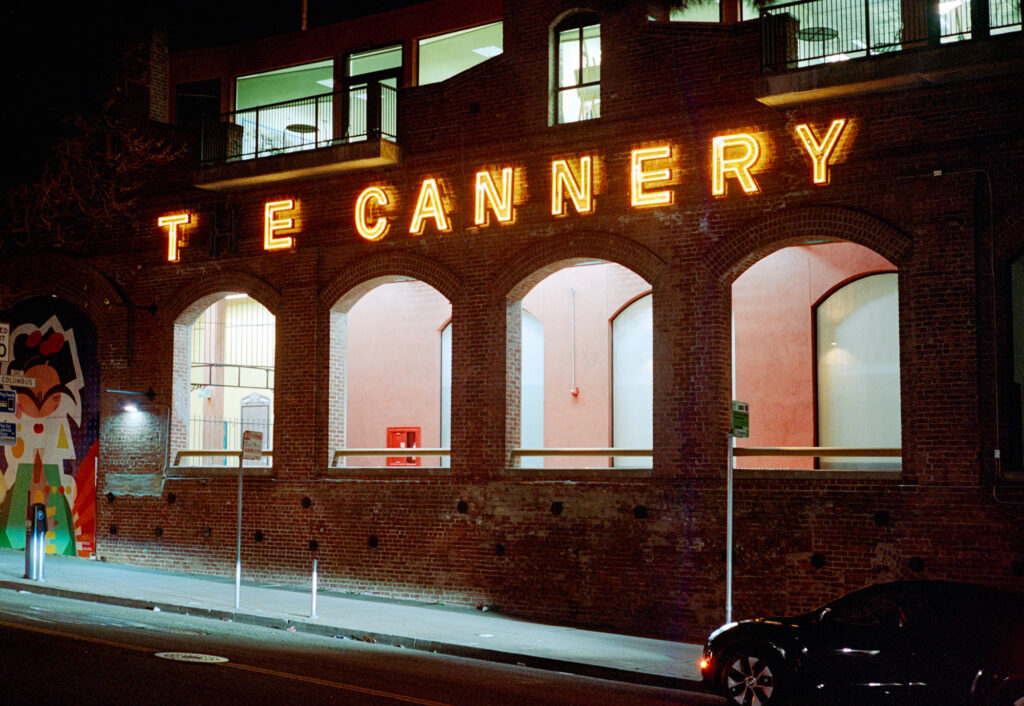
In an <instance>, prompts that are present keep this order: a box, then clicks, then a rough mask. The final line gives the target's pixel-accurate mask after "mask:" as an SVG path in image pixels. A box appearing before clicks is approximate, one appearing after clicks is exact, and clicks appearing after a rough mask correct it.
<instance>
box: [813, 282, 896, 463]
mask: <svg viewBox="0 0 1024 706" xmlns="http://www.w3.org/2000/svg"><path fill="white" fill-rule="evenodd" d="M897 276H898V275H896V274H895V273H892V272H890V273H885V274H879V275H871V276H869V277H863V278H861V279H858V280H855V281H854V282H851V283H850V284H848V285H846V286H844V287H842V288H841V289H839V290H837V291H836V292H835V293H833V294H832V295H830V296H829V297H828V299H826V300H825V301H824V302H822V303H821V305H819V306H818V309H817V327H818V330H817V339H818V341H817V353H818V356H817V357H818V444H819V445H820V446H852V447H862V448H872V447H882V448H898V447H899V446H900V438H901V435H900V361H899V353H900V345H899V300H898V295H897ZM821 467H822V468H851V467H852V468H899V467H900V463H899V459H898V458H884V459H883V458H878V459H874V458H868V459H863V458H861V459H848V460H845V459H825V458H823V459H821Z"/></svg>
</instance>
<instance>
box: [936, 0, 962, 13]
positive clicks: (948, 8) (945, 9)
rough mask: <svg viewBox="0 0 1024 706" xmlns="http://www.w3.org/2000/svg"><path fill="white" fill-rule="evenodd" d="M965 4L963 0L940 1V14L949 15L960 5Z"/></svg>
mask: <svg viewBox="0 0 1024 706" xmlns="http://www.w3.org/2000/svg"><path fill="white" fill-rule="evenodd" d="M963 4H964V3H963V0H949V2H940V3H939V14H940V15H948V14H949V13H950V12H952V11H953V10H955V9H957V8H958V7H960V6H961V5H963Z"/></svg>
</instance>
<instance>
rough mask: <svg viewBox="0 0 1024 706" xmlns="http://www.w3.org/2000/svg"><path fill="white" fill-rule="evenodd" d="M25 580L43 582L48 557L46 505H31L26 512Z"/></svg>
mask: <svg viewBox="0 0 1024 706" xmlns="http://www.w3.org/2000/svg"><path fill="white" fill-rule="evenodd" d="M25 515H26V517H25V578H27V579H32V580H33V581H42V580H43V557H44V556H45V555H46V505H44V504H43V503H35V504H34V505H29V506H28V507H27V508H26V512H25Z"/></svg>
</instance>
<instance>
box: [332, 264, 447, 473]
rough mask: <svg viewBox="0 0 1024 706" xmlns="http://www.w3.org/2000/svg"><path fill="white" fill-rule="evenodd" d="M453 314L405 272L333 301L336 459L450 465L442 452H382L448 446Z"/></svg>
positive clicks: (354, 463) (371, 463) (366, 463)
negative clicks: (403, 274) (406, 276)
mask: <svg viewBox="0 0 1024 706" xmlns="http://www.w3.org/2000/svg"><path fill="white" fill-rule="evenodd" d="M450 319H451V303H450V302H449V301H448V300H447V299H446V298H445V297H444V295H442V294H441V293H440V292H438V291H437V290H436V289H434V288H433V287H431V286H430V285H428V284H425V283H423V282H420V281H417V280H410V279H408V278H404V277H386V278H382V279H381V280H377V281H373V282H369V283H366V284H365V285H364V286H362V287H360V288H359V291H357V292H350V293H349V295H348V296H346V297H343V298H342V299H341V300H340V301H339V302H338V303H337V304H335V306H334V307H333V309H332V312H331V390H330V395H329V406H330V407H329V409H330V420H329V430H330V439H329V446H330V448H331V450H332V451H331V453H332V458H331V459H330V463H331V464H332V465H334V466H348V467H379V466H432V467H438V466H447V465H448V463H449V462H448V460H447V459H446V458H444V457H439V456H437V455H433V456H419V455H415V454H412V455H409V454H408V453H405V454H402V452H398V451H396V452H395V453H394V454H393V455H392V454H389V453H387V452H382V451H381V450H383V449H392V448H394V449H411V448H417V449H420V448H439V447H440V448H447V447H448V443H449V439H450V435H451V426H450V423H449V421H450V414H451V333H450V332H451V326H450V324H449V323H448V322H449V321H450ZM360 450H362V451H360ZM374 450H376V451H374ZM338 451H341V452H342V453H341V454H340V455H339V454H337V452H338ZM357 451H360V452H359V453H353V454H352V455H347V454H348V453H349V452H357ZM364 452H365V453H364ZM400 454H402V455H400Z"/></svg>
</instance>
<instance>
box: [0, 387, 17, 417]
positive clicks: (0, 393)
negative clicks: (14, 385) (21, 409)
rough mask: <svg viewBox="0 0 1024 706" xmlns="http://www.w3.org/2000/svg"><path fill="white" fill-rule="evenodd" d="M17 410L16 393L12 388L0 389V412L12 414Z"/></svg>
mask: <svg viewBox="0 0 1024 706" xmlns="http://www.w3.org/2000/svg"><path fill="white" fill-rule="evenodd" d="M17 410H18V393H17V392H15V391H14V390H0V413H2V414H14V413H15V412H16V411H17Z"/></svg>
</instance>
